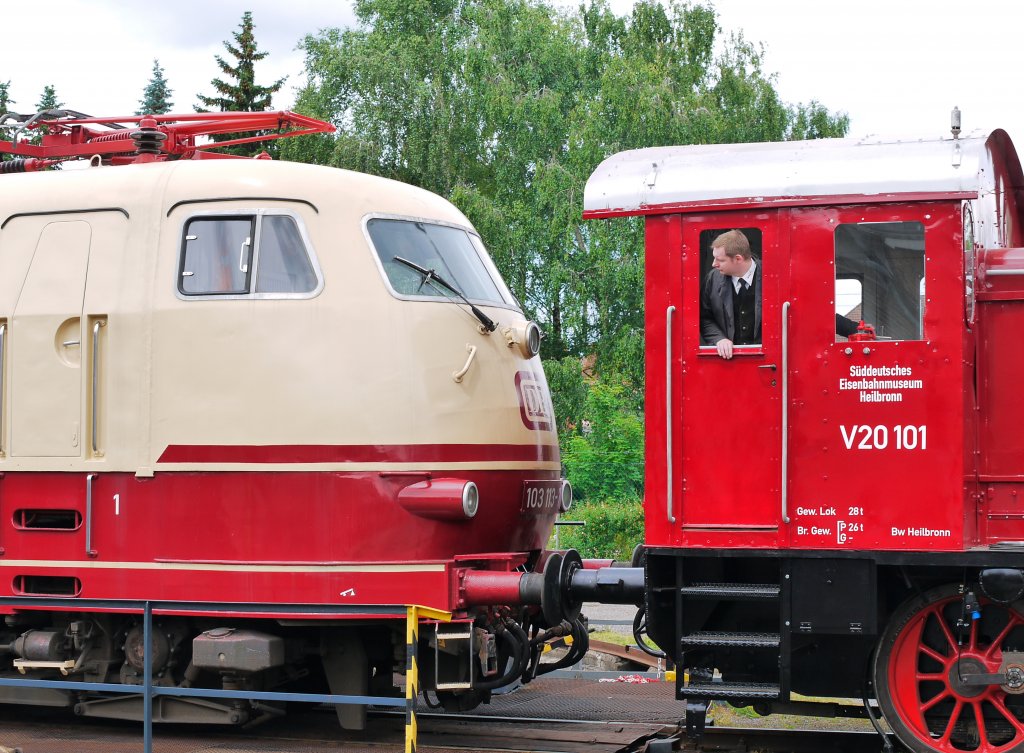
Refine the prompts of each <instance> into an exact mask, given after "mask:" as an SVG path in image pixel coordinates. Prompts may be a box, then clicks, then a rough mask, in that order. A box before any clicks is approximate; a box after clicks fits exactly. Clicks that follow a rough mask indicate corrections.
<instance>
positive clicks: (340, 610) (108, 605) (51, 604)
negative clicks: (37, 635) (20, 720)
mask: <svg viewBox="0 0 1024 753" xmlns="http://www.w3.org/2000/svg"><path fill="white" fill-rule="evenodd" d="M3 607H29V608H32V609H47V610H54V609H70V610H74V611H83V610H88V609H103V610H106V611H113V612H124V613H129V614H135V613H141V614H142V621H143V622H142V624H143V646H144V649H143V651H144V653H143V663H144V665H145V670H144V674H143V683H142V686H141V688H140V686H138V685H123V684H120V683H102V682H77V681H65V680H35V679H24V680H22V679H14V678H6V677H4V678H0V687H28V688H49V689H53V690H75V691H85V692H88V691H92V692H98V693H121V694H125V695H138V693H139V692H140V690H141V692H142V696H143V714H144V716H143V751H144V753H152V751H153V699H154V698H156V697H157V696H176V697H185V696H190V697H196V698H228V699H240V700H258V701H295V702H299V703H330V704H340V703H344V704H352V705H360V706H369V705H375V706H391V707H404V709H405V719H406V722H405V750H406V753H414V751H415V750H416V735H417V725H416V707H417V696H418V695H419V664H418V659H417V650H416V644H417V641H418V636H419V621H420V619H429V620H440V621H442V622H447V621H448V620H450V619H451V613H449V612H444V611H441V610H438V609H432V608H430V607H424V606H419V605H404V606H403V605H386V606H377V605H359V606H353V605H326V604H298V605H296V604H214V603H209V602H180V601H128V600H120V599H116V600H115V599H68V598H52V597H27V596H26V597H11V596H3V597H0V608H3ZM154 608H156V610H157V611H158V612H169V611H176V612H190V613H197V614H204V613H217V614H219V615H225V614H228V615H230V614H251V613H253V612H256V613H260V614H268V615H269V614H275V613H276V614H285V613H287V614H294V613H301V614H304V615H310V616H311V617H312V616H317V617H329V616H342V615H356V614H367V613H372V614H374V615H384V616H393V617H394V618H395V619H398V618H399V617H401V616H402V615H404V616H405V621H406V656H407V662H406V683H405V685H406V693H405V698H391V697H380V696H362V695H337V694H323V693H276V692H266V691H237V690H214V689H208V688H171V687H155V686H154V685H153V671H152V657H151V655H150V653H151V651H152V639H151V634H152V628H153V610H154Z"/></svg>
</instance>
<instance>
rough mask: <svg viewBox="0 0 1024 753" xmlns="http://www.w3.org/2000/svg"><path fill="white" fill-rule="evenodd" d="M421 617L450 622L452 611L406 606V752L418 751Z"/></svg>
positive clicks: (414, 752) (413, 752)
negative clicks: (417, 704) (417, 712)
mask: <svg viewBox="0 0 1024 753" xmlns="http://www.w3.org/2000/svg"><path fill="white" fill-rule="evenodd" d="M420 617H423V618H425V619H428V620H437V621H439V622H449V621H451V619H452V613H451V612H443V611H441V610H440V609H431V608H430V607H420V606H415V605H412V606H406V608H405V753H416V732H417V730H416V700H417V698H418V697H419V694H420V665H419V659H418V657H417V652H418V651H419V642H420Z"/></svg>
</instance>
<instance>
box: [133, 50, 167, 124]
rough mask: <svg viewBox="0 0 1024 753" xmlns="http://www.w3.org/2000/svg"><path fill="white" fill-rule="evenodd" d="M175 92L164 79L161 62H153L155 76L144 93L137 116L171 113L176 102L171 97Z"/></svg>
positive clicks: (155, 60)
mask: <svg viewBox="0 0 1024 753" xmlns="http://www.w3.org/2000/svg"><path fill="white" fill-rule="evenodd" d="M173 93H174V90H173V89H171V88H170V87H169V86H168V85H167V79H166V78H164V69H163V68H161V67H160V61H159V60H157V59H155V58H154V60H153V75H152V76H151V77H150V79H149V83H148V84H147V85H146V88H145V89H144V90H143V92H142V99H140V100H139V109H138V110H136V111H135V114H136V115H164V114H165V113H168V112H170V111H171V108H172V107H174V102H172V101H171V95H172V94H173Z"/></svg>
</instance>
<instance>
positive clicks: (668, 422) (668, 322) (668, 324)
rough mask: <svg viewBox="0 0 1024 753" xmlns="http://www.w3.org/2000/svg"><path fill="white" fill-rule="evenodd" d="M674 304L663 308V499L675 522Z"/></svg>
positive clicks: (670, 516)
mask: <svg viewBox="0 0 1024 753" xmlns="http://www.w3.org/2000/svg"><path fill="white" fill-rule="evenodd" d="M675 313H676V307H675V306H669V307H668V308H667V309H665V479H666V480H665V500H666V505H667V512H668V522H669V523H675V522H676V516H675V515H674V514H673V512H672V508H673V504H672V502H673V500H672V316H673V314H675Z"/></svg>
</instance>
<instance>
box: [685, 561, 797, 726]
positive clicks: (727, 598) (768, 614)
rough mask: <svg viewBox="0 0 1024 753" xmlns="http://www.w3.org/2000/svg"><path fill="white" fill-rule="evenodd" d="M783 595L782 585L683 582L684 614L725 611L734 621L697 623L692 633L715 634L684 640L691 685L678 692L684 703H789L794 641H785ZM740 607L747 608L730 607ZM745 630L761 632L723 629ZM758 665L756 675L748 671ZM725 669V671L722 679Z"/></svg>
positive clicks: (687, 636)
mask: <svg viewBox="0 0 1024 753" xmlns="http://www.w3.org/2000/svg"><path fill="white" fill-rule="evenodd" d="M748 577H749V576H748ZM780 580H781V576H780ZM782 589H783V586H782V585H781V584H779V583H749V582H724V583H714V582H707V581H699V580H698V581H693V582H686V581H683V582H682V583H681V584H679V585H678V591H677V593H678V598H679V599H680V600H681V603H680V607H681V609H682V612H683V614H686V613H687V611H688V605H689V608H693V609H695V610H698V611H697V613H698V614H702V613H707V614H708V615H709V616H710V615H711V614H714V612H710V611H708V610H717V609H718V607H719V606H723V607H726V608H727V609H728V610H730V611H727V612H726V614H729V615H731V616H730V617H729V618H727V619H725V620H723V621H719V622H717V624H716V622H715V621H713V620H706V621H703V623H702V624H701V623H699V622H697V623H693V624H692V627H691V629H692V628H698V627H705V628H710V629H704V630H700V629H698V630H694V631H693V632H690V633H685V634H681V635H679V649H680V652H681V657H682V662H681V663H682V664H683V666H684V669H685V670H687V672H688V679H689V682H686V683H685V684H680V685H678V686H677V688H676V690H677V696H678V697H679V698H684V699H687V701H688V702H689V701H691V700H692V701H694V702H697V703H700V702H702V701H708V700H712V699H716V698H720V699H726V700H732V701H756V700H762V701H764V700H769V701H770V700H785V698H784V696H788V690H786V688H787V687H788V680H787V679H786V678H787V677H788V675H787V674H786V669H785V667H786V666H787V665H788V662H786V661H784V658H783V654H784V652H785V651H788V636H784V635H783V634H782V631H783V630H786V629H788V628H784V627H783V624H784V618H783V612H784V611H785V610H786V609H788V606H785V604H787V603H788V602H786V600H785V599H784V598H783V593H782ZM736 602H745V605H742V604H737V605H736V606H735V607H732V606H729V605H731V604H733V603H736ZM731 610H739V611H738V612H736V611H731ZM737 615H746V617H742V616H740V617H737ZM776 620H777V622H776ZM744 624H746V625H749V626H750V627H755V629H757V628H760V630H761V631H760V632H752V631H742V630H737V629H725V630H723V629H722V628H738V627H741V626H743V625H744ZM775 624H777V625H778V626H779V627H778V630H779V632H767V631H766V630H765V629H766V628H767V630H771V629H772V628H773V627H774V625H775ZM716 628H717V629H716ZM784 644H785V645H784ZM745 657H749V659H747V658H745ZM691 662H692V663H691ZM748 662H749V665H748ZM755 665H756V666H757V667H759V669H758V670H757V671H756V672H754V673H753V674H750V671H749V670H747V669H746V667H747V666H750V667H753V666H755ZM719 668H721V669H722V672H721V674H720V673H719V671H718V670H719ZM737 671H738V672H740V676H739V677H737V678H735V679H733V680H731V679H730V677H729V675H730V673H734V672H737ZM712 676H714V678H715V679H714V680H713V679H712ZM688 708H689V707H688Z"/></svg>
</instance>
